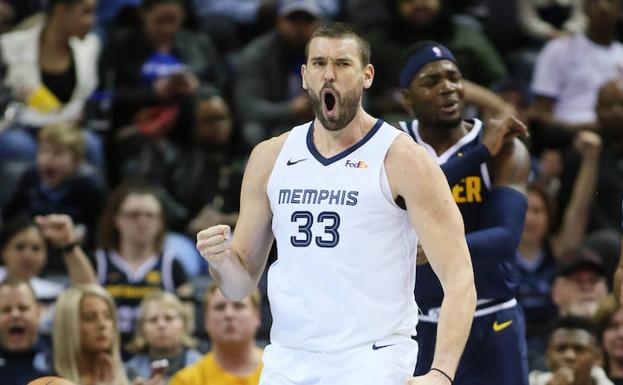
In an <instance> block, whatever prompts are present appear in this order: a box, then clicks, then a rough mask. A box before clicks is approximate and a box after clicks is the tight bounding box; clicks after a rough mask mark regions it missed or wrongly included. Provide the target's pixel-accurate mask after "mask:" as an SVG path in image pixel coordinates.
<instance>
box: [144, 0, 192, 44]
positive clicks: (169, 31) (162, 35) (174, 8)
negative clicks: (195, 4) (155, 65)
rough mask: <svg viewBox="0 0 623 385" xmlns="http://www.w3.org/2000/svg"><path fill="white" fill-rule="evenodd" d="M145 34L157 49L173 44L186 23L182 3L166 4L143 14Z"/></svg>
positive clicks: (146, 10) (147, 10)
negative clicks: (176, 35)
mask: <svg viewBox="0 0 623 385" xmlns="http://www.w3.org/2000/svg"><path fill="white" fill-rule="evenodd" d="M141 15H142V19H143V32H144V33H145V35H146V36H147V38H148V39H149V40H150V41H151V42H152V44H153V45H154V46H156V47H161V46H166V45H170V44H173V41H174V40H175V34H176V33H177V31H178V30H179V29H180V28H181V26H182V23H183V22H184V8H183V7H182V4H181V3H180V2H165V3H162V4H157V5H154V6H153V7H151V8H149V9H145V10H143V11H142V12H141Z"/></svg>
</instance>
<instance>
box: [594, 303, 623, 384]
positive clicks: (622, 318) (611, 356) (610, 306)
mask: <svg viewBox="0 0 623 385" xmlns="http://www.w3.org/2000/svg"><path fill="white" fill-rule="evenodd" d="M595 320H596V321H597V323H598V325H599V328H600V330H601V333H602V334H601V345H602V348H603V350H604V353H605V354H606V357H605V362H606V365H605V367H606V370H607V372H608V377H609V378H610V379H611V380H612V382H614V385H621V384H623V309H622V308H621V305H620V304H618V303H617V302H616V300H615V299H614V296H608V297H607V298H606V299H605V300H604V301H603V302H602V303H601V304H600V305H599V309H598V310H597V314H596V315H595Z"/></svg>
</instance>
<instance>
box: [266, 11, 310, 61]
mask: <svg viewBox="0 0 623 385" xmlns="http://www.w3.org/2000/svg"><path fill="white" fill-rule="evenodd" d="M319 25H320V19H318V18H317V17H315V16H312V15H310V14H308V13H306V12H293V13H291V14H289V15H287V16H280V17H278V18H277V23H276V27H277V32H278V33H279V36H280V37H281V39H282V40H283V41H284V42H285V43H286V45H287V46H288V48H289V49H290V50H299V51H302V50H303V49H304V48H305V44H307V40H309V38H310V37H311V35H312V34H313V33H314V30H316V28H318V26H319Z"/></svg>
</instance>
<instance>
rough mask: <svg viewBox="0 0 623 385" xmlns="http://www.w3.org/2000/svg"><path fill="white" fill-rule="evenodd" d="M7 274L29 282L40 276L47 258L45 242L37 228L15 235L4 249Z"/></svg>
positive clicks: (26, 229) (27, 229)
mask: <svg viewBox="0 0 623 385" xmlns="http://www.w3.org/2000/svg"><path fill="white" fill-rule="evenodd" d="M2 257H3V258H4V265H5V267H6V269H7V274H8V276H9V277H12V278H19V279H24V280H28V279H30V278H32V277H34V276H36V275H38V274H39V273H40V272H41V270H42V269H43V266H44V265H45V261H46V258H47V249H46V245H45V241H44V239H43V236H42V235H41V232H40V231H39V229H37V228H36V227H35V226H31V227H28V228H25V229H24V230H22V231H20V232H19V233H17V234H15V235H14V236H13V237H12V238H11V239H9V241H8V242H7V244H6V245H5V246H4V248H3V249H2Z"/></svg>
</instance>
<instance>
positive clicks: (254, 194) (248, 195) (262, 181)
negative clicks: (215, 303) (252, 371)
mask: <svg viewBox="0 0 623 385" xmlns="http://www.w3.org/2000/svg"><path fill="white" fill-rule="evenodd" d="M285 137H286V136H285V135H282V136H280V137H278V138H273V139H270V140H267V141H264V142H262V143H260V144H258V145H257V146H256V147H255V148H254V149H253V151H252V152H251V156H250V158H249V162H248V163H247V166H246V169H245V172H244V177H243V179H242V190H241V193H240V213H239V216H238V221H237V223H236V228H235V232H234V234H233V237H232V234H231V230H230V228H229V226H227V225H216V226H212V227H209V228H207V229H205V230H203V231H201V232H199V234H197V249H198V250H199V252H200V253H201V255H202V256H203V258H204V259H205V260H206V261H208V263H209V264H210V275H211V276H212V278H213V279H214V280H215V281H216V283H217V284H218V285H219V287H220V288H221V291H222V292H223V294H225V296H227V297H229V298H230V299H233V300H242V299H243V298H246V297H248V296H249V295H250V294H251V293H252V292H253V291H254V290H255V287H256V285H257V282H258V280H259V278H260V276H261V275H262V272H263V271H264V267H265V266H266V260H267V259H268V253H269V251H270V247H271V244H272V242H273V239H274V238H273V234H272V231H271V222H272V212H271V209H270V204H269V201H268V196H267V194H266V184H267V182H268V178H269V176H270V173H271V171H272V168H273V165H274V163H275V159H276V158H277V155H278V154H279V150H280V149H281V146H282V145H283V141H284V140H285Z"/></svg>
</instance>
